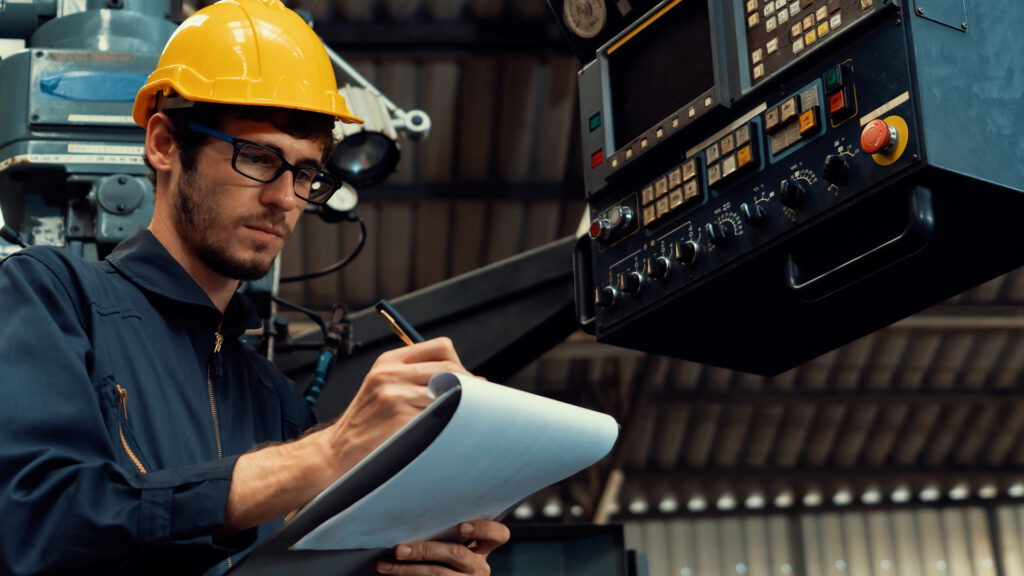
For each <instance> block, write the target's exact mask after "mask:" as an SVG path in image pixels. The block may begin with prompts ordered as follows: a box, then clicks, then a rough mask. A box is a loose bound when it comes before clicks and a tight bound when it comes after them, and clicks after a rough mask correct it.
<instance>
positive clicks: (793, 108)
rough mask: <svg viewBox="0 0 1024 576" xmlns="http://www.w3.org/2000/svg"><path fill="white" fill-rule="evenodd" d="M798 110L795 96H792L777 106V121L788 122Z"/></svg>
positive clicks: (794, 116)
mask: <svg viewBox="0 0 1024 576" xmlns="http://www.w3.org/2000/svg"><path fill="white" fill-rule="evenodd" d="M799 112H800V109H799V108H798V104H797V99H796V96H793V97H792V98H790V99H789V100H786V101H785V102H783V103H782V105H781V106H779V121H780V122H781V123H783V124H785V123H787V122H789V121H790V120H792V119H793V118H796V115H797V114H798V113H799Z"/></svg>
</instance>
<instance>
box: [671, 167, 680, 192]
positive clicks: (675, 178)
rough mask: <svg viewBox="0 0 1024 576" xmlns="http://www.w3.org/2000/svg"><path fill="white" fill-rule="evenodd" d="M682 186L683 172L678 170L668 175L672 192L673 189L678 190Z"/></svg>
mask: <svg viewBox="0 0 1024 576" xmlns="http://www.w3.org/2000/svg"><path fill="white" fill-rule="evenodd" d="M682 185H683V171H682V170H681V169H680V168H676V169H675V170H673V171H671V172H669V173H668V187H669V189H670V190H671V189H672V188H678V187H680V186H682Z"/></svg>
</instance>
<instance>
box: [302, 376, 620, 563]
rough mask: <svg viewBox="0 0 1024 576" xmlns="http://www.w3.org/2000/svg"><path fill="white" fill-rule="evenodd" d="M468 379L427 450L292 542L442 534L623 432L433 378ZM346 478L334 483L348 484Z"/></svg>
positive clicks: (589, 414)
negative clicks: (443, 424) (458, 398)
mask: <svg viewBox="0 0 1024 576" xmlns="http://www.w3.org/2000/svg"><path fill="white" fill-rule="evenodd" d="M460 385H461V387H462V392H461V394H462V398H461V400H460V402H459V406H458V408H457V410H456V411H455V414H454V416H453V417H452V419H451V421H450V422H449V423H448V425H447V426H446V427H445V429H444V430H443V431H442V432H441V434H440V435H439V436H438V437H437V439H436V440H435V441H434V442H433V443H432V444H430V446H428V447H427V449H426V450H424V451H423V452H422V453H421V454H420V455H419V456H418V457H416V458H415V460H413V461H412V463H410V464H409V465H408V466H406V467H405V468H404V469H403V470H402V471H401V472H399V473H398V474H396V475H395V476H392V477H391V478H390V479H388V480H387V481H385V482H384V483H383V484H381V485H380V486H379V487H378V488H377V489H376V490H374V491H372V492H371V493H369V494H368V495H367V496H366V497H364V498H363V499H361V500H359V501H358V502H356V503H355V504H353V505H352V506H349V507H348V508H347V509H345V510H343V511H342V512H341V513H339V514H337V515H336V516H334V517H333V518H331V519H330V520H328V521H327V522H324V523H323V524H321V525H320V526H318V527H317V528H315V529H313V530H312V531H311V532H310V533H309V534H307V535H306V536H305V537H303V538H302V539H301V540H299V541H298V542H297V543H296V544H295V546H294V547H293V548H297V549H318V550H351V549H358V548H387V547H391V546H395V545H396V544H400V543H402V542H410V541H415V540H426V539H433V538H438V537H443V536H445V535H447V534H451V532H450V530H451V529H452V528H453V527H455V526H457V525H458V523H459V522H462V521H465V520H472V519H476V518H494V517H496V516H497V515H499V514H501V513H502V512H503V511H505V510H506V509H508V508H509V507H511V506H512V505H514V504H516V503H517V502H519V501H520V500H522V499H523V498H525V497H527V496H529V495H530V494H532V493H534V492H536V491H537V490H540V489H541V488H544V487H545V486H548V485H550V484H553V483H555V482H557V481H559V480H562V479H564V478H567V477H569V476H571V475H572V474H575V473H576V472H578V471H580V470H582V469H584V468H586V467H587V466H590V465H591V464H594V463H595V462H597V461H598V460H600V459H601V458H603V457H604V456H605V455H607V454H608V452H609V451H610V450H611V448H612V445H613V444H614V443H615V439H616V437H617V436H618V430H619V429H618V424H616V422H615V420H614V419H613V418H612V417H610V416H608V415H606V414H601V413H598V412H594V411H591V410H587V409H584V408H580V407H578V406H573V405H571V404H566V403H563V402H558V401H556V400H551V399H549V398H544V397H542V396H537V395H535V394H530V393H528V392H523V391H521V390H516V389H514V388H508V387H506V386H501V385H498V384H493V383H490V382H486V381H483V380H479V379H476V378H471V377H468V376H461V375H456V374H450V373H441V374H437V375H435V376H434V377H433V378H432V379H431V381H430V389H431V392H432V393H433V394H434V396H435V397H439V396H441V395H442V394H444V393H445V392H446V391H449V390H451V389H452V388H454V387H456V386H460ZM428 409H429V408H428ZM372 456H373V455H372V454H371V456H370V457H372ZM344 480H345V477H342V478H341V479H340V480H339V481H338V482H336V483H335V484H334V485H333V486H332V487H331V488H329V489H328V491H329V490H333V489H343V488H344ZM315 502H316V501H315V500H314V503H315ZM311 505H312V504H311Z"/></svg>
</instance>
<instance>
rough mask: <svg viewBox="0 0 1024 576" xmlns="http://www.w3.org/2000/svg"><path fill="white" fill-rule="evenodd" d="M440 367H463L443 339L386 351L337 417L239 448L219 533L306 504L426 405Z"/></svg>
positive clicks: (459, 369)
mask: <svg viewBox="0 0 1024 576" xmlns="http://www.w3.org/2000/svg"><path fill="white" fill-rule="evenodd" d="M441 371H448V372H458V373H462V374H467V373H468V372H467V371H466V368H465V367H464V366H463V365H462V362H460V361H459V357H458V355H457V354H456V353H455V346H454V345H453V344H452V341H451V340H449V339H448V338H436V339H434V340H429V341H427V342H423V343H421V344H416V345H414V346H407V347H403V348H398V349H396V350H390V351H388V352H385V353H383V354H381V355H380V357H379V358H377V361H376V362H375V363H374V364H373V367H372V368H370V371H369V372H368V373H367V375H366V379H365V380H363V386H362V387H361V388H360V389H359V392H358V393H357V394H356V397H355V398H354V399H353V400H352V403H351V404H349V407H348V409H346V410H345V413H344V414H342V415H341V417H340V418H339V419H338V420H337V421H335V422H334V423H332V424H331V425H330V426H328V427H326V428H324V429H321V430H318V431H316V432H312V433H310V434H309V435H307V436H306V437H304V438H302V439H300V440H297V441H295V442H289V443H287V444H280V445H275V446H269V447H266V448H263V449H261V450H255V451H253V452H249V453H248V454H243V455H242V456H241V457H239V459H238V461H237V463H236V464H235V468H234V472H233V475H232V477H231V491H230V492H229V493H228V504H227V509H226V511H225V516H224V528H223V529H222V531H223V532H224V533H227V534H230V533H233V532H237V531H239V530H244V529H245V528H249V527H251V526H256V525H257V524H261V523H263V522H266V521H267V520H270V519H272V518H276V517H278V516H283V515H284V514H287V513H288V512H289V511H291V510H295V509H296V508H300V507H302V506H305V505H306V504H307V503H308V502H309V501H310V500H312V499H313V497H314V496H316V495H317V494H319V493H320V492H321V491H322V490H324V489H325V488H327V487H328V486H330V485H331V484H332V483H333V482H334V481H335V480H337V479H338V478H339V477H340V476H341V475H342V474H344V473H345V472H348V471H349V469H351V468H352V467H353V466H355V465H356V464H357V463H359V461H360V460H362V459H363V458H365V457H366V456H367V455H368V454H369V453H370V452H372V451H373V450H374V448H376V447H377V446H379V445H380V444H381V443H382V442H384V441H385V440H387V439H388V438H389V437H391V435H392V434H394V433H395V432H397V431H398V430H399V429H400V428H401V427H402V426H404V425H405V424H406V423H407V422H409V421H410V420H412V419H413V418H414V417H415V416H416V415H417V414H419V413H420V412H422V411H423V409H424V408H426V407H427V406H429V405H430V403H431V402H432V401H433V399H431V398H430V394H429V392H428V391H427V382H428V381H429V380H430V377H431V376H433V375H434V373H435V372H441ZM489 551H490V550H488V552H489Z"/></svg>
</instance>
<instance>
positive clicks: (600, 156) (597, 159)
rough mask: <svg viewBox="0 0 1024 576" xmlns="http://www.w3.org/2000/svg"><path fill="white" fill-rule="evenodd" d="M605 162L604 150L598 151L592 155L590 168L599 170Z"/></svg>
mask: <svg viewBox="0 0 1024 576" xmlns="http://www.w3.org/2000/svg"><path fill="white" fill-rule="evenodd" d="M602 162H604V149H601V150H598V151H597V152H594V153H593V154H591V155H590V167H591V168H597V167H598V166H600V165H601V163H602Z"/></svg>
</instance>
